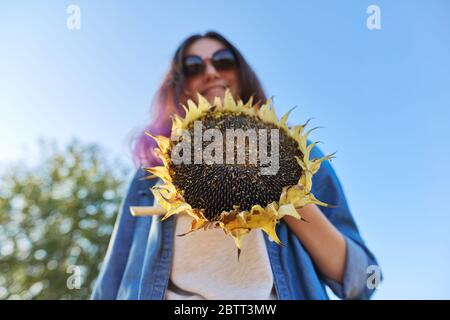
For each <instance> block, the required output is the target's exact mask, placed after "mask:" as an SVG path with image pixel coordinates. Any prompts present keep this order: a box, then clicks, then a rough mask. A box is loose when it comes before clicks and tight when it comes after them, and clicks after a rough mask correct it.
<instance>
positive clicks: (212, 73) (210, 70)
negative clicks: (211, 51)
mask: <svg viewBox="0 0 450 320" xmlns="http://www.w3.org/2000/svg"><path fill="white" fill-rule="evenodd" d="M205 77H206V79H209V78H212V79H214V78H219V77H220V74H219V72H217V70H216V68H214V66H213V65H212V63H211V61H208V62H206V69H205Z"/></svg>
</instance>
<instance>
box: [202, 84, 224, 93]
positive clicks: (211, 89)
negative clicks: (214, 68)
mask: <svg viewBox="0 0 450 320" xmlns="http://www.w3.org/2000/svg"><path fill="white" fill-rule="evenodd" d="M215 91H220V92H223V91H225V87H224V86H214V87H210V88H208V89H206V90H204V91H203V94H205V93H209V92H215Z"/></svg>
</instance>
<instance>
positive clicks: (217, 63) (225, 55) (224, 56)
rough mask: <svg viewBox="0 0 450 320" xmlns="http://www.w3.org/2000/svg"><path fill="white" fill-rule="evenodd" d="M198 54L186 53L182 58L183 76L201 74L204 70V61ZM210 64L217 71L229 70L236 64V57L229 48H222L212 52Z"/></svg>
mask: <svg viewBox="0 0 450 320" xmlns="http://www.w3.org/2000/svg"><path fill="white" fill-rule="evenodd" d="M206 60H208V59H205V60H203V59H202V58H201V57H199V56H195V55H187V56H185V57H184V58H183V73H184V76H185V77H193V76H196V75H199V74H202V73H203V72H205V70H206V63H205V61H206ZM210 60H211V64H212V65H213V66H214V68H215V69H216V70H217V71H223V70H230V69H232V68H234V67H235V66H236V58H235V57H234V54H233V52H231V50H230V49H227V48H224V49H220V50H218V51H216V52H214V53H213V55H212V56H211V59H210Z"/></svg>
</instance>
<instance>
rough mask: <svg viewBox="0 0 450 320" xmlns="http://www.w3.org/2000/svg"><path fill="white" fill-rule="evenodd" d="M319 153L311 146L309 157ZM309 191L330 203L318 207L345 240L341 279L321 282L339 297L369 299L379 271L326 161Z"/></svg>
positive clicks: (316, 156)
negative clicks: (342, 275) (339, 281)
mask: <svg viewBox="0 0 450 320" xmlns="http://www.w3.org/2000/svg"><path fill="white" fill-rule="evenodd" d="M322 156H323V153H322V152H321V151H320V150H319V149H318V148H317V147H314V148H313V150H312V153H311V158H320V157H322ZM312 192H313V194H314V195H315V196H316V197H317V199H319V200H321V201H323V202H325V203H327V204H330V205H331V206H330V207H320V209H321V211H322V212H323V213H324V214H325V216H326V217H327V218H328V219H329V220H330V222H331V223H332V224H333V225H334V226H335V227H336V228H337V229H338V230H339V231H340V232H341V233H342V235H343V236H344V239H345V241H346V263H345V271H344V279H343V282H342V283H338V282H336V281H333V280H331V279H327V278H325V277H322V279H323V281H324V282H325V284H326V285H328V287H330V289H331V290H332V291H333V292H334V293H335V294H336V295H337V296H338V297H339V298H341V299H369V298H370V297H371V296H372V294H373V293H374V291H375V290H376V286H375V285H374V281H376V280H379V281H381V280H382V275H381V271H380V268H379V265H378V263H377V261H376V259H375V257H374V255H373V254H372V253H371V251H370V250H369V249H368V248H367V246H366V244H365V243H364V241H363V239H362V238H361V235H360V233H359V231H358V228H357V226H356V223H355V221H354V219H353V217H352V214H351V213H350V210H349V207H348V204H347V200H346V198H345V195H344V191H343V189H342V186H341V184H340V182H339V180H338V177H337V175H336V173H335V171H334V170H333V168H332V166H331V164H330V162H329V161H328V160H327V161H324V162H323V163H322V165H321V167H320V169H319V171H318V172H317V173H316V174H315V175H314V176H313V190H312ZM375 273H377V274H375Z"/></svg>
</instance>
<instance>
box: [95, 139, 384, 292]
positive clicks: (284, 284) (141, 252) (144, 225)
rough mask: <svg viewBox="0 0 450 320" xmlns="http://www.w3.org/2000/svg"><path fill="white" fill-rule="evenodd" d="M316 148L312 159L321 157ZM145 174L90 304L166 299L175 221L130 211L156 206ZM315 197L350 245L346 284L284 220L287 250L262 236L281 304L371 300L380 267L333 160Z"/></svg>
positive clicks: (131, 195)
mask: <svg viewBox="0 0 450 320" xmlns="http://www.w3.org/2000/svg"><path fill="white" fill-rule="evenodd" d="M322 156H323V154H322V152H321V151H320V150H319V149H318V148H317V147H314V149H313V150H312V152H311V158H319V157H322ZM146 175H147V173H146V172H145V171H144V170H142V169H138V170H137V172H136V174H135V175H134V178H133V180H132V181H131V184H130V185H129V187H128V192H127V195H126V197H125V198H124V200H123V201H122V204H121V208H120V210H119V214H118V217H117V221H116V224H115V227H114V231H113V234H112V236H111V240H110V244H109V247H108V250H107V253H106V256H105V259H104V261H103V263H102V267H101V271H100V274H99V276H98V278H97V281H96V285H95V287H94V290H93V292H92V296H91V298H92V299H108V300H111V299H138V300H141V299H164V297H165V292H166V289H167V286H168V281H169V277H170V272H171V266H172V252H173V240H174V216H172V217H170V218H168V219H167V220H165V221H161V216H151V217H133V216H132V215H131V213H130V210H129V207H130V206H152V205H153V201H154V199H153V195H152V193H151V191H150V190H149V188H150V187H152V186H153V185H154V184H155V183H156V182H157V181H158V180H157V179H152V180H140V178H142V177H144V176H146ZM312 192H313V194H314V195H315V196H316V197H317V198H318V199H319V200H322V201H324V202H326V203H328V204H332V205H333V207H320V209H321V211H322V212H323V213H324V214H325V215H326V217H327V218H328V219H329V220H330V221H331V223H332V224H333V225H334V226H335V227H336V228H337V229H338V230H339V231H340V232H341V233H342V234H343V236H344V238H345V241H346V244H347V246H346V248H347V250H346V263H345V271H344V278H343V282H342V283H337V282H335V281H333V280H330V279H326V278H325V277H324V276H322V275H321V274H320V272H319V270H318V269H317V268H316V266H315V265H314V262H313V261H312V259H311V257H310V256H309V254H308V252H307V251H306V249H305V248H304V246H303V245H302V243H301V242H300V240H299V239H298V238H297V237H296V235H295V234H294V233H293V232H291V231H290V229H289V228H288V226H287V224H286V223H285V222H284V221H283V219H282V220H281V221H280V222H279V223H278V224H277V226H276V232H277V234H278V237H279V238H280V240H281V242H282V243H283V244H285V245H286V246H285V247H283V246H280V245H277V244H276V243H275V242H272V241H271V240H270V239H269V238H268V237H267V235H266V234H265V233H264V239H265V243H266V246H267V252H268V255H269V260H270V264H271V267H272V272H273V280H274V286H275V291H276V294H277V298H278V299H282V300H304V299H329V297H328V294H327V292H326V289H325V286H328V287H330V289H331V290H332V291H333V292H334V293H335V294H336V295H337V296H338V297H339V298H341V299H369V298H370V296H371V295H372V294H373V292H374V290H376V289H371V288H372V287H373V286H368V284H367V283H368V278H369V275H370V274H369V270H373V268H374V267H371V268H369V266H375V268H377V266H378V264H377V261H376V259H375V257H374V255H373V254H372V253H371V252H370V251H369V249H368V248H367V246H366V245H365V243H364V241H363V239H362V238H361V236H360V234H359V232H358V228H357V226H356V224H355V221H354V220H353V217H352V215H351V213H350V211H349V208H348V205H347V201H346V199H345V196H344V193H343V190H342V187H341V185H340V182H339V180H338V178H337V176H336V174H335V172H334V170H333V168H332V167H331V164H330V163H329V161H324V162H323V163H322V165H321V167H320V169H319V171H318V172H317V173H316V174H315V175H314V176H313V188H312Z"/></svg>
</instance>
